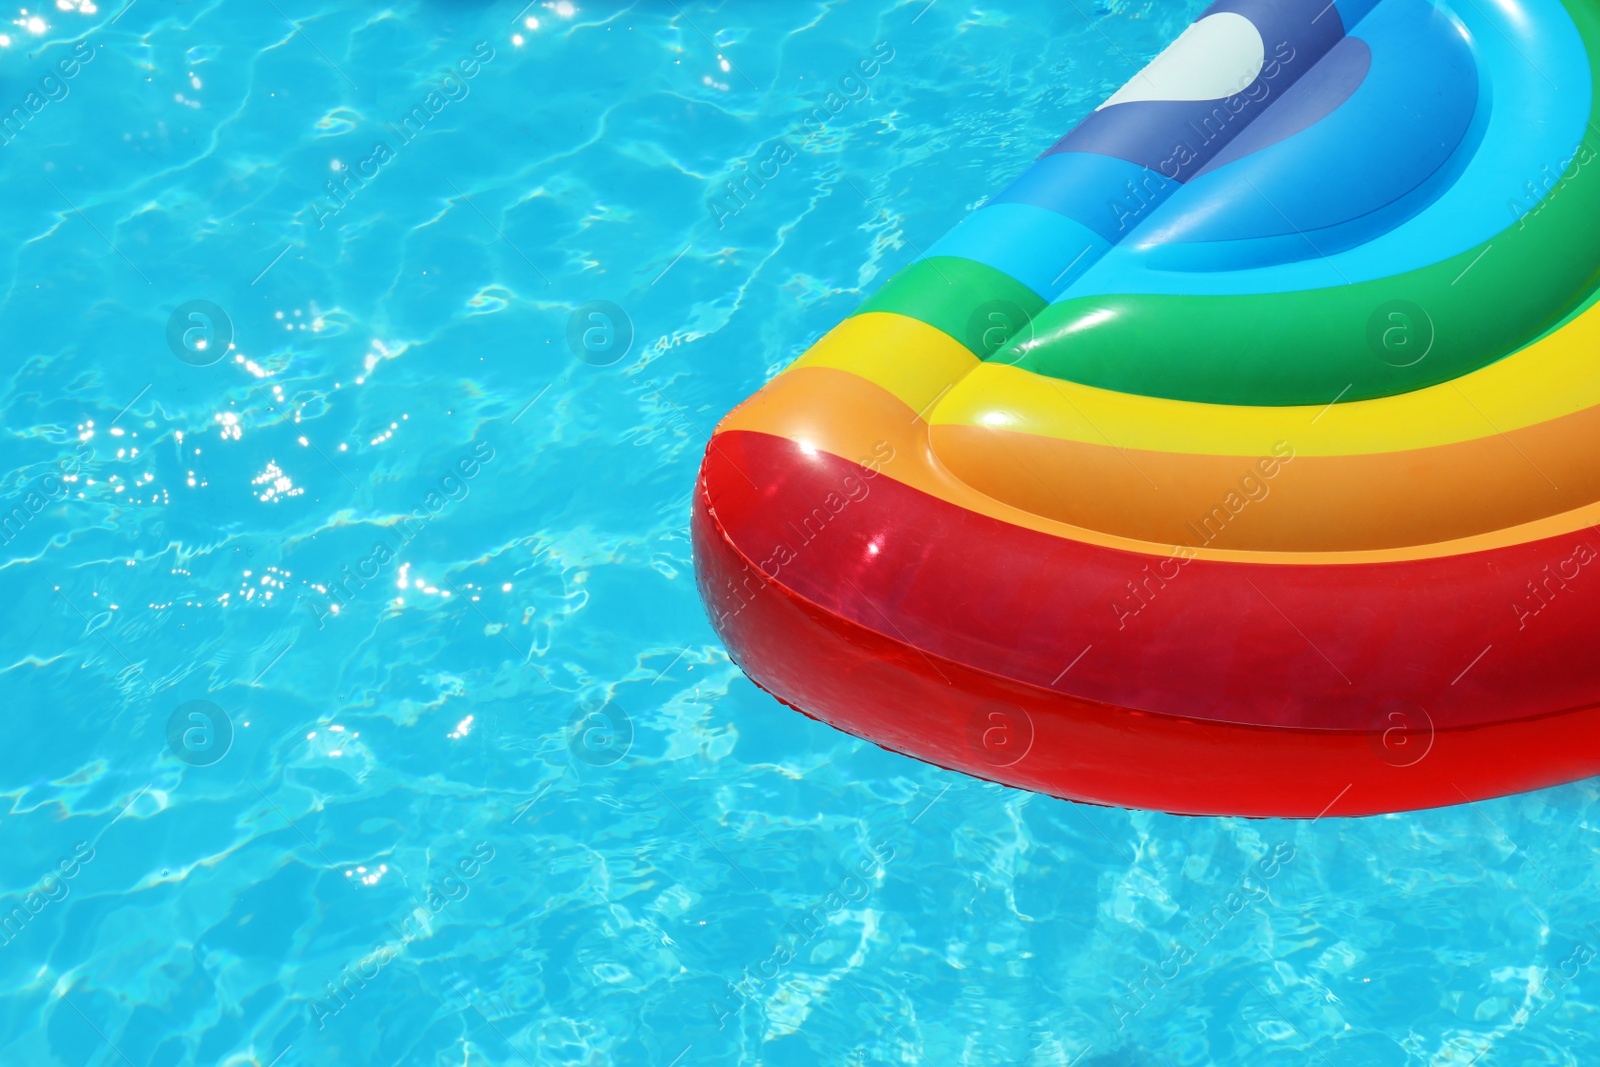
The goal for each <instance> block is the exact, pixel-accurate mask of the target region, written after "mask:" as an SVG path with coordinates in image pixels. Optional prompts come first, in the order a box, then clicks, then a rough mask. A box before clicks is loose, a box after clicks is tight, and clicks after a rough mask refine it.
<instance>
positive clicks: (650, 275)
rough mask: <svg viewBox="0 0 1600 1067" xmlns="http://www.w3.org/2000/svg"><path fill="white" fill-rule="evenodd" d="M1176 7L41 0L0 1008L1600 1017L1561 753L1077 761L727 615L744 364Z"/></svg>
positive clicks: (1023, 1024) (542, 1041)
mask: <svg viewBox="0 0 1600 1067" xmlns="http://www.w3.org/2000/svg"><path fill="white" fill-rule="evenodd" d="M1201 7H1202V5H1201V4H1200V3H1199V2H1196V0H1182V2H1172V3H1161V4H1156V3H1129V2H1121V0H1106V2H1103V3H1100V4H1099V5H1097V6H1092V7H1091V6H1090V5H1087V4H1083V3H1075V2H1068V3H1066V4H1059V3H1055V2H1046V0H1003V2H1002V0H996V2H993V3H985V4H970V3H957V2H952V0H936V2H934V3H932V4H929V3H927V2H926V0H914V2H893V0H849V2H831V3H818V2H809V3H801V2H794V3H783V4H778V3H757V2H754V0H745V2H740V3H731V2H730V3H723V4H717V3H707V2H691V0H678V2H673V0H663V2H655V0H647V2H646V0H641V2H639V3H635V4H631V5H622V4H617V5H598V4H596V5H588V4H585V3H582V2H578V3H575V4H566V3H550V4H547V3H535V4H533V5H531V6H529V7H527V8H525V9H519V5H517V4H515V3H513V4H503V3H476V2H467V0H460V2H445V0H406V2H400V3H397V4H395V5H393V6H387V7H384V6H377V5H361V4H354V3H349V4H331V3H324V4H323V5H321V6H318V5H317V4H315V3H312V2H291V0H230V2H228V3H221V2H211V3H172V2H168V0H136V2H135V3H134V4H133V5H131V6H128V7H122V6H120V5H115V4H112V5H107V7H106V8H104V9H97V8H95V6H94V4H92V3H85V2H83V0H66V2H64V3H62V4H59V5H56V6H54V7H51V8H48V9H39V10H31V9H30V11H29V12H28V13H26V14H24V13H22V11H21V9H20V8H19V9H18V11H17V13H16V14H15V15H14V16H13V17H14V19H15V22H16V24H15V25H7V26H5V27H4V28H3V29H0V32H4V33H5V35H6V40H5V43H4V46H3V47H0V92H3V93H4V94H5V95H4V97H3V98H0V114H9V115H10V118H9V119H8V120H7V124H5V125H4V126H3V129H4V131H5V132H4V134H0V173H3V174H4V179H5V184H6V188H7V190H8V192H9V193H10V195H8V196H7V197H5V198H4V199H3V200H0V232H3V234H4V236H5V248H6V250H7V252H8V253H9V254H8V255H7V256H6V257H5V258H4V259H3V260H0V291H3V294H4V298H3V304H0V320H3V324H0V329H3V336H4V338H5V340H4V343H3V346H0V351H3V353H4V357H3V358H4V364H3V374H4V378H3V384H0V411H3V413H4V431H5V432H4V436H3V440H4V453H3V457H0V459H3V463H0V479H3V481H0V511H3V512H4V516H0V517H3V518H4V521H5V523H6V526H5V532H4V534H3V537H0V540H3V542H4V545H3V550H0V602H3V603H4V604H5V605H6V608H7V610H6V611H5V612H4V613H3V614H0V634H3V638H0V653H3V656H0V672H3V673H0V692H3V693H4V697H3V706H4V708H5V714H4V715H3V716H0V731H3V732H0V793H3V794H4V798H5V804H4V806H3V809H0V894H3V900H0V1063H3V1064H7V1065H9V1064H26V1065H29V1067H53V1065H57V1064H61V1065H73V1067H80V1065H111V1064H132V1065H137V1067H146V1065H149V1067H171V1065H179V1064H207V1065H210V1064H219V1065H230V1067H242V1065H247V1064H253V1065H258V1067H266V1065H269V1064H276V1065H280V1067H300V1065H324V1064H339V1065H362V1067H364V1065H369V1064H370V1065H375V1067H389V1065H395V1064H408V1065H409V1064H416V1065H435V1064H437V1065H447V1064H448V1065H458V1064H459V1065H470V1064H521V1063H537V1064H546V1063H549V1064H573V1065H577V1064H630V1065H631V1064H640V1065H644V1064H658V1065H670V1064H677V1065H681V1067H689V1065H696V1064H734V1063H740V1064H774V1065H776V1064H797V1065H800V1064H805V1065H810V1064H843V1065H852V1067H854V1065H867V1064H879V1063H929V1064H974V1065H979V1064H981V1065H990V1064H1008V1065H1009V1064H1018V1065H1021V1064H1027V1065H1047V1064H1048V1065H1056V1064H1079V1065H1083V1067H1198V1065H1212V1064H1215V1065H1230V1067H1231V1065H1255V1064H1295V1065H1300V1064H1328V1065H1336V1067H1344V1065H1347V1064H1348V1065H1360V1067H1380V1065H1381V1067H1388V1065H1429V1067H1445V1065H1451V1064H1454V1065H1460V1067H1466V1065H1468V1064H1471V1063H1474V1062H1476V1063H1481V1064H1483V1065H1485V1067H1493V1065H1498V1064H1506V1065H1512V1064H1515V1065H1522V1064H1533V1063H1539V1064H1573V1065H1577V1064H1592V1063H1594V1062H1597V1060H1600V1023H1597V1015H1596V1012H1597V1008H1596V1005H1597V1003H1600V1000H1597V995H1600V994H1597V991H1596V979H1595V971H1596V969H1597V968H1600V956H1597V954H1600V913H1597V909H1596V908H1595V907H1594V904H1593V890H1594V883H1593V878H1594V875H1593V872H1594V869H1595V857H1596V855H1597V852H1600V837H1597V831H1596V825H1597V822H1600V799H1597V792H1596V788H1595V786H1594V784H1593V783H1581V784H1577V785H1573V786H1569V787H1566V788H1561V789H1555V790H1550V791H1547V792H1544V793H1539V794H1534V795H1529V796H1522V797H1513V798H1508V799H1505V800H1501V801H1496V802H1492V803H1482V804H1475V805H1463V806H1461V807H1458V808H1452V809H1446V810H1441V811H1433V812H1424V813H1420V814H1414V815H1404V816H1394V817H1386V818H1378V819H1369V820H1361V821H1349V820H1340V819H1335V818H1327V819H1323V820H1319V821H1317V822H1314V823H1278V822H1271V821H1259V822H1252V821H1246V820H1234V819H1181V818H1173V817H1168V816H1162V815H1152V814H1146V813H1136V812H1125V811H1115V810H1107V809H1100V808H1091V807H1083V806H1078V805H1073V804H1068V803H1064V802H1061V801H1056V800H1052V799H1048V798H1043V797H1037V796H1030V795H1026V794H1022V793H1017V792H1013V791H1008V790H1005V789H1002V788H1000V787H997V786H993V785H989V784H984V783H979V782H976V781H973V780H970V779H966V778H963V777H961V776H959V775H955V774H951V773H948V772H945V771H941V770H938V769H935V768H931V767H928V766H924V765H922V764H919V763H916V762H914V761H911V760H908V759H905V758H902V757H899V756H896V755H892V754H889V753H886V752H883V751H881V750H879V749H877V748H875V747H873V746H872V745H870V744H866V743H863V742H859V741H856V740H854V739H853V738H850V737H848V736H845V735H843V734H840V733H837V732H835V731H833V730H831V729H828V728H827V727H824V726H821V725H819V724H817V723H814V722H812V721H810V720H808V719H806V718H804V717H802V716H800V715H798V714H795V713H794V712H791V711H789V710H787V709H785V708H783V707H781V706H779V705H778V704H777V703H776V702H775V701H773V700H772V699H771V698H769V697H767V696H766V695H764V694H763V693H761V692H759V691H758V690H756V689H755V688H754V687H753V686H752V685H751V684H750V683H749V682H748V681H747V680H745V679H744V678H743V676H742V675H741V674H740V673H739V671H738V670H737V669H736V668H735V667H734V666H733V665H731V664H730V662H729V661H728V658H727V656H726V654H725V652H724V651H723V649H722V648H721V647H720V645H719V644H718V642H717V640H716V638H715V636H714V635H713V633H712V632H711V629H710V627H709V625H708V624H707V622H706V620H705V618H704V616H703V614H702V611H701V608H700V606H699V603H698V600H697V597H696V595H695V590H694V583H693V574H692V561H691V559H690V553H689V545H688V538H687V532H686V527H687V521H688V501H689V494H690V489H691V486H692V484H693V478H694V473H695V470H696V467H697V464H698V460H699V456H700V452H701V450H702V449H703V447H704V444H705V441H706V439H707V436H708V434H709V431H710V429H711V427H712V426H713V425H714V424H715V422H716V420H717V419H719V418H720V417H721V416H722V415H723V414H724V413H725V412H726V411H727V410H728V409H729V408H730V407H732V406H733V405H734V404H735V403H737V402H738V401H739V400H741V399H742V398H744V397H745V396H747V395H748V394H749V393H751V392H752V391H753V390H754V389H755V388H756V387H757V386H759V385H760V384H761V383H762V382H763V381H764V380H766V379H767V378H768V377H770V376H771V375H772V374H773V373H775V372H776V371H777V370H778V369H780V368H781V367H782V366H784V365H785V364H786V363H787V362H788V361H789V360H791V359H793V358H794V357H795V356H796V355H798V354H799V353H800V352H802V351H803V350H804V349H805V348H806V347H808V346H809V345H810V344H811V343H812V342H813V341H814V340H815V339H816V338H817V337H819V336H820V335H821V334H822V333H823V332H824V331H825V330H827V329H828V328H830V327H831V326H832V325H833V324H834V323H835V322H837V321H838V320H839V319H840V318H842V317H843V316H844V315H845V314H847V313H848V312H849V311H850V310H852V309H853V308H854V306H855V305H856V304H858V303H859V302H860V301H861V300H862V299H863V298H864V296H865V295H867V294H869V293H870V292H871V291H872V290H873V289H874V287H875V286H876V285H878V284H880V283H881V282H882V281H883V280H884V279H885V278H887V277H888V275H889V274H891V273H893V272H894V271H895V270H897V269H898V268H899V267H901V266H902V265H904V264H905V263H907V262H909V261H910V260H911V259H912V258H913V257H915V256H916V255H917V254H918V252H919V250H920V249H923V248H926V247H927V246H928V245H930V244H932V243H933V242H934V241H935V240H936V239H937V238H938V237H939V236H940V235H941V234H942V233H943V232H944V231H945V230H947V229H948V228H949V227H950V226H951V225H953V224H954V223H955V222H956V221H957V220H958V219H960V218H961V217H962V216H963V215H964V214H965V213H966V212H967V211H968V210H970V209H971V208H972V207H974V206H975V205H976V204H978V203H979V202H980V201H981V200H982V199H983V198H984V197H985V196H988V195H991V194H992V193H994V192H995V191H996V190H997V189H999V188H1000V186H1001V185H1002V184H1003V183H1004V182H1005V181H1006V180H1008V179H1009V178H1010V177H1012V176H1014V175H1015V174H1017V173H1018V172H1020V171H1021V170H1022V169H1023V168H1024V167H1025V166H1026V164H1027V163H1028V161H1029V160H1031V159H1032V157H1033V156H1034V155H1036V154H1037V153H1038V152H1039V151H1041V150H1043V148H1045V147H1047V146H1048V145H1049V144H1051V143H1053V141H1054V140H1055V139H1056V138H1057V137H1058V136H1059V135H1060V134H1061V133H1062V132H1064V131H1065V130H1067V129H1068V128H1070V127H1071V125H1072V124H1073V122H1075V121H1076V120H1077V119H1078V118H1079V117H1081V116H1082V115H1083V114H1085V113H1086V112H1087V111H1088V110H1089V109H1090V108H1092V107H1093V106H1094V105H1095V104H1096V103H1098V102H1099V101H1100V100H1102V99H1104V97H1105V96H1106V95H1107V94H1108V93H1109V92H1111V91H1112V90H1113V89H1114V88H1115V87H1116V86H1117V85H1119V84H1121V83H1122V82H1123V81H1124V80H1125V79H1126V78H1127V77H1128V76H1129V75H1130V74H1131V73H1132V72H1133V70H1134V69H1136V68H1137V67H1138V66H1139V65H1140V64H1141V63H1142V62H1143V61H1144V60H1146V59H1148V58H1149V57H1150V56H1152V55H1153V54H1154V53H1155V52H1156V51H1158V50H1159V49H1160V48H1161V47H1162V46H1163V45H1164V44H1165V43H1166V42H1167V41H1168V40H1170V39H1171V38H1172V37H1173V36H1175V35H1176V34H1177V33H1178V32H1179V31H1180V30H1181V29H1182V27H1183V26H1184V25H1185V24H1187V22H1188V21H1189V20H1190V19H1192V18H1193V17H1194V16H1195V15H1196V14H1197V13H1198V12H1199V10H1200V9H1201ZM33 20H37V21H36V22H34V21H33ZM529 20H532V21H531V23H530V21H529ZM11 21H12V19H11V18H8V19H7V20H6V22H7V23H10V22H11ZM69 70H70V71H71V73H70V74H69V73H68V71H69ZM868 71H871V73H870V74H869V73H868ZM752 173H753V174H754V177H752V176H751V175H752ZM330 182H331V183H332V186H331V187H330V185H329V183H330ZM728 182H733V183H735V187H736V189H737V190H738V193H737V196H735V195H734V193H732V192H730V191H729V187H728V185H727V183H728ZM595 302H606V303H605V304H604V305H600V304H595ZM589 305H595V306H592V307H591V306H589ZM580 309H581V312H580ZM575 312H576V313H578V314H576V315H575ZM594 315H599V316H600V317H599V318H595V317H592V316H594ZM630 335H631V336H630ZM624 349H625V351H624ZM194 702H201V703H194ZM196 716H198V717H196ZM1197 758H1203V756H1197ZM1329 799H1330V801H1332V800H1333V799H1334V798H1332V797H1330V798H1329Z"/></svg>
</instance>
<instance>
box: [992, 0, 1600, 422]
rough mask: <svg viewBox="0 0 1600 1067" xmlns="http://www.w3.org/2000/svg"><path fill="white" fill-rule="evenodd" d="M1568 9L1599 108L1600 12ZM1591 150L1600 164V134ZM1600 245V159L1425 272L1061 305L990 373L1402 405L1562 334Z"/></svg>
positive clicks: (1192, 397) (1272, 401) (1216, 400)
mask: <svg viewBox="0 0 1600 1067" xmlns="http://www.w3.org/2000/svg"><path fill="white" fill-rule="evenodd" d="M1565 6H1566V8H1567V10H1568V12H1569V13H1570V15H1571V17H1572V20H1573V22H1574V23H1576V24H1577V27H1578V32H1579V34H1580V36H1581V37H1582V39H1583V42H1584V45H1585V47H1586V49H1587V50H1588V53H1589V57H1590V72H1591V79H1592V84H1591V99H1596V98H1600V5H1592V4H1588V3H1584V4H1577V3H1570V2H1569V3H1567V4H1566V5H1565ZM1592 113H1593V108H1592V106H1591V114H1592ZM1583 146H1584V148H1586V149H1587V150H1588V151H1589V152H1591V153H1596V154H1597V155H1600V131H1596V129H1595V127H1594V125H1593V124H1591V125H1590V126H1589V133H1588V135H1587V136H1586V137H1585V138H1584V142H1583ZM1530 165H1531V164H1530ZM1597 234H1600V159H1595V160H1592V161H1591V162H1590V164H1589V165H1587V166H1584V167H1582V168H1581V169H1580V170H1579V171H1578V173H1577V174H1576V175H1575V176H1574V177H1573V178H1571V179H1570V180H1568V181H1567V182H1566V183H1565V184H1564V185H1562V186H1560V187H1558V188H1557V189H1556V190H1554V191H1553V192H1552V193H1551V194H1550V195H1549V197H1547V199H1546V201H1545V204H1544V206H1543V208H1542V210H1541V211H1540V212H1539V214H1538V216H1537V217H1536V218H1534V219H1531V220H1529V221H1528V224H1527V225H1526V226H1525V227H1520V228H1519V227H1518V226H1513V227H1511V228H1509V229H1507V230H1505V231H1503V232H1501V233H1500V234H1498V235H1496V236H1495V238H1494V239H1493V240H1492V241H1489V242H1486V243H1485V244H1483V245H1480V246H1478V247H1477V248H1473V249H1470V250H1468V251H1466V252H1463V253H1462V254H1460V255H1459V256H1456V257H1455V258H1453V259H1450V260H1446V261H1444V262H1441V263H1437V264H1434V265H1433V266H1430V267H1425V268H1422V269H1421V270H1416V271H1412V272H1410V273H1407V274H1401V275H1396V276H1394V277H1391V278H1383V279H1376V280H1373V281H1369V282H1363V283H1360V284H1356V285H1349V286H1342V287H1339V288H1334V289H1314V290H1307V291H1302V292H1290V293H1263V294H1252V295H1242V296H1181V295H1155V294H1146V295H1124V296H1096V297H1084V298H1082V299H1079V300H1070V301H1063V302H1061V303H1058V304H1053V305H1051V306H1050V307H1049V308H1047V309H1045V310H1044V311H1043V312H1042V313H1040V314H1039V315H1038V316H1037V317H1036V318H1035V319H1034V321H1033V324H1032V332H1033V335H1034V336H1033V339H1032V340H1031V341H1025V342H1019V343H1018V344H1016V345H1014V346H1011V347H1009V348H1008V349H1006V350H1004V351H1000V352H997V353H993V354H992V355H991V356H989V357H988V358H992V359H996V360H1003V361H1005V362H1009V363H1015V364H1016V365H1017V366H1020V367H1023V368H1025V369H1027V370H1030V371H1033V372H1035V373H1037V374H1042V375H1048V376H1050V377H1053V378H1059V379H1063V380H1066V381H1073V382H1079V383H1082V384H1084V385H1090V386H1098V387H1099V388H1102V389H1112V390H1116V391H1118V392H1123V393H1134V394H1138V395H1140V396H1150V397H1162V398H1165V399H1170V400H1189V401H1197V402H1201V403H1212V404H1251V405H1259V406H1283V405H1296V404H1305V405H1310V404H1317V405H1320V404H1327V403H1329V402H1330V401H1333V400H1334V399H1335V398H1338V399H1340V400H1342V401H1352V400H1369V399H1373V398H1375V397H1383V396H1393V395H1395V394H1397V393H1405V392H1410V391H1412V390H1415V389H1421V388H1425V387H1427V386H1430V385H1437V384H1439V383H1441V382H1446V381H1450V380H1452V379H1454V378H1457V377H1459V376H1461V375H1462V374H1465V373H1468V372H1470V371H1474V370H1477V369H1479V368H1480V367H1484V366H1487V365H1488V364H1490V363H1493V362H1495V361H1496V360H1498V359H1501V358H1504V357H1505V356H1507V355H1510V354H1511V353H1512V352H1514V351H1516V350H1518V349H1520V348H1522V347H1524V346H1526V345H1527V344H1529V343H1530V342H1532V341H1533V340H1534V339H1536V338H1537V337H1539V336H1540V335H1542V334H1544V333H1546V332H1548V331H1549V330H1551V329H1552V328H1553V327H1555V326H1556V325H1558V324H1559V323H1560V322H1562V321H1563V320H1564V319H1565V318H1567V317H1568V315H1569V313H1571V312H1572V311H1574V310H1575V309H1576V308H1578V307H1579V306H1580V305H1581V304H1582V303H1583V301H1584V300H1585V298H1587V297H1588V296H1589V294H1590V293H1591V292H1593V290H1594V289H1595V286H1596V284H1597V282H1600V255H1597V249H1600V245H1597V242H1596V235H1597ZM1419 309H1420V313H1419ZM1412 359H1415V362H1411V360H1412ZM1400 364H1408V365H1400Z"/></svg>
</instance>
